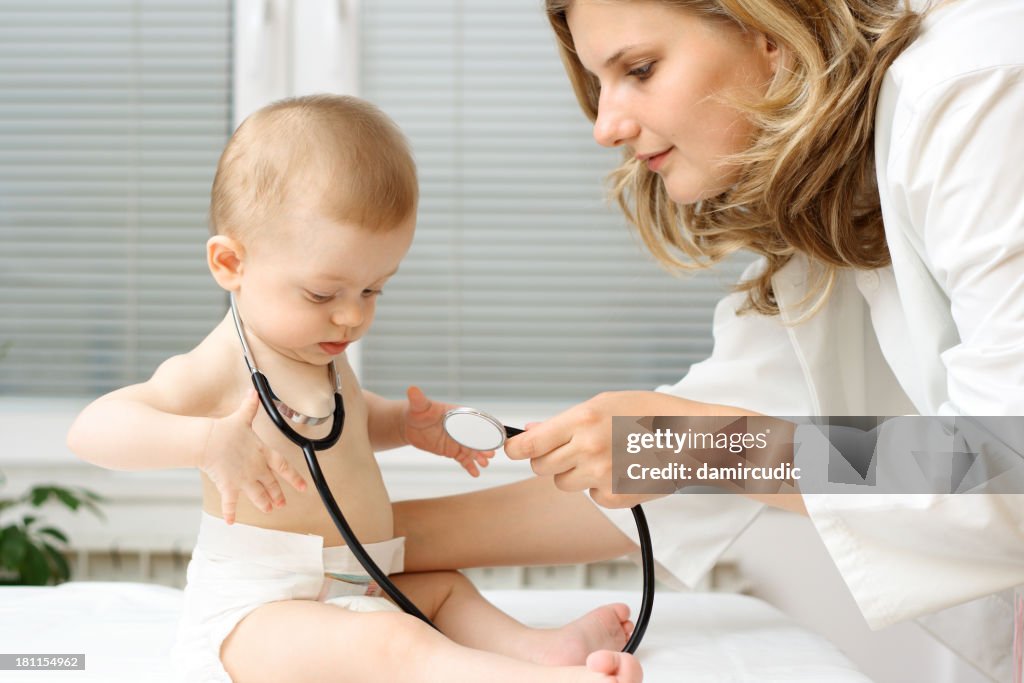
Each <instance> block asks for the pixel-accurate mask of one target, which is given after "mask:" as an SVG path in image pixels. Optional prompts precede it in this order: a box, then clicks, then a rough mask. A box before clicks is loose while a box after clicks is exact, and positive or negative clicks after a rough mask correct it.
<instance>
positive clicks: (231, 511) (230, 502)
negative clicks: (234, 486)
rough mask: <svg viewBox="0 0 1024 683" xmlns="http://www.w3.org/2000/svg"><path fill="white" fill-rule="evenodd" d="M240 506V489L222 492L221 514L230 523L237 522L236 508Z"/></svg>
mask: <svg viewBox="0 0 1024 683" xmlns="http://www.w3.org/2000/svg"><path fill="white" fill-rule="evenodd" d="M237 507H238V491H236V490H233V491H224V490H221V492H220V514H221V516H222V517H223V518H224V521H225V522H227V523H228V524H234V523H235V509H236V508H237Z"/></svg>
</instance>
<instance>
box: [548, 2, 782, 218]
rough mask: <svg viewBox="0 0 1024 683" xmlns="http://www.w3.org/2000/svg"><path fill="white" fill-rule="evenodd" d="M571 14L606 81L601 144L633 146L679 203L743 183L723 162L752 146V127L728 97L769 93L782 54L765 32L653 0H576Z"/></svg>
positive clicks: (598, 127)
mask: <svg viewBox="0 0 1024 683" xmlns="http://www.w3.org/2000/svg"><path fill="white" fill-rule="evenodd" d="M567 19H568V23H569V30H570V31H571V32H572V38H573V42H574V43H575V45H576V51H577V54H578V55H579V59H580V62H581V63H582V64H583V67H584V68H585V69H587V71H589V72H590V73H592V74H594V75H595V76H596V77H597V79H598V81H599V82H600V84H601V96H600V100H599V104H598V116H597V121H596V122H595V123H594V138H595V139H596V140H597V141H598V142H599V143H600V144H602V145H605V146H607V147H615V146H619V145H625V146H626V147H628V148H629V150H630V151H631V152H632V153H633V154H635V155H636V156H637V158H639V159H640V160H641V161H642V162H644V163H645V164H646V165H647V167H648V168H649V169H651V170H652V171H654V172H656V173H658V174H659V175H660V176H661V178H662V181H663V182H664V183H665V189H666V190H667V192H668V195H669V196H670V197H671V198H672V199H673V200H674V201H676V202H680V203H682V204H692V203H694V202H697V201H699V200H701V199H705V198H708V197H713V196H715V195H717V194H719V193H721V192H723V191H724V190H726V189H727V188H728V187H729V186H730V185H732V184H733V183H734V182H735V181H736V179H737V176H738V173H739V170H738V168H736V167H735V165H728V164H726V163H725V162H724V158H725V157H726V156H728V155H730V154H734V153H737V152H741V151H743V150H744V149H746V147H747V146H748V145H749V144H750V138H751V132H752V126H751V124H750V123H749V121H748V120H747V118H746V117H745V116H744V115H743V114H741V113H740V112H739V111H738V110H737V109H736V108H735V107H733V106H730V105H729V104H727V103H726V101H724V100H725V99H726V98H743V99H745V100H749V99H756V98H757V97H758V96H760V95H763V94H764V92H765V91H766V89H767V86H768V82H769V80H770V79H771V77H772V75H773V74H774V71H775V68H776V63H777V60H778V50H777V49H776V47H775V46H774V45H773V44H772V43H771V42H769V41H768V40H767V39H766V38H765V36H764V35H762V34H759V33H754V32H752V31H748V32H744V31H742V30H741V29H740V28H738V27H736V26H734V25H732V24H729V23H726V22H724V21H712V20H709V19H706V18H701V17H699V16H698V15H696V14H693V13H691V12H688V11H685V10H681V9H679V8H676V7H670V6H668V5H666V4H663V3H660V2H655V1H641V2H636V1H633V2H622V1H608V0H604V1H602V0H576V2H574V3H573V4H572V7H571V8H570V9H569V11H568V14H567Z"/></svg>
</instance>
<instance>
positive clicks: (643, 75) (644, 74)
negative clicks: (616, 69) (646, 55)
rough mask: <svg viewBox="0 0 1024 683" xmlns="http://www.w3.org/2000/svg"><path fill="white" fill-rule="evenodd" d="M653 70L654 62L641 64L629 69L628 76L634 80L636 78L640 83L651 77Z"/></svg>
mask: <svg viewBox="0 0 1024 683" xmlns="http://www.w3.org/2000/svg"><path fill="white" fill-rule="evenodd" d="M653 69H654V62H647V63H646V64H642V65H640V66H638V67H635V68H633V69H630V70H629V72H628V75H629V76H633V77H634V78H637V79H639V80H641V81H646V80H647V79H648V78H650V77H651V73H652V72H653Z"/></svg>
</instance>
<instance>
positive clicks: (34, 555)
mask: <svg viewBox="0 0 1024 683" xmlns="http://www.w3.org/2000/svg"><path fill="white" fill-rule="evenodd" d="M18 569H20V570H21V578H22V580H23V581H24V582H25V584H26V585H29V586H45V585H46V584H47V582H48V581H49V580H50V563H49V562H47V561H46V555H44V554H43V551H42V550H40V549H39V548H37V547H36V546H35V545H33V544H32V543H27V544H26V546H25V558H24V559H23V560H22V561H21V565H20V566H19V567H18Z"/></svg>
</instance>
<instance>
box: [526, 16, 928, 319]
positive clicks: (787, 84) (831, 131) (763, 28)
mask: <svg viewBox="0 0 1024 683" xmlns="http://www.w3.org/2000/svg"><path fill="white" fill-rule="evenodd" d="M620 1H625V0H620ZM658 1H660V2H662V3H663V4H666V5H670V6H672V7H677V8H679V9H681V10H685V11H689V12H693V13H694V14H696V15H698V16H701V17H704V18H706V19H708V20H709V21H720V22H726V23H728V24H732V25H733V26H736V27H739V28H741V29H744V30H754V31H758V32H760V33H763V34H764V35H766V36H767V37H768V39H769V40H771V41H772V42H773V43H775V44H776V45H778V46H779V47H780V48H781V51H782V57H783V59H782V62H781V64H780V66H781V68H780V69H779V70H778V72H777V73H776V76H775V78H774V80H773V82H772V83H771V84H770V85H769V87H768V91H767V94H766V95H765V97H764V99H763V101H761V102H756V103H737V106H738V107H739V108H740V109H741V110H745V111H746V112H747V114H748V115H749V117H750V120H751V122H752V123H753V125H754V128H755V136H754V142H753V144H752V146H751V147H750V148H749V149H748V150H746V151H745V152H743V153H741V154H739V155H736V156H735V157H733V158H731V159H730V161H732V162H734V163H736V164H738V165H739V166H740V168H741V169H742V170H741V175H740V178H739V180H738V182H737V183H736V184H735V185H734V186H733V187H731V188H729V189H728V190H726V191H725V192H723V193H722V194H720V195H718V196H717V197H712V198H710V199H707V200H704V201H701V202H699V203H697V204H693V205H680V204H677V203H675V202H673V201H672V200H671V199H670V198H669V196H668V194H667V192H666V190H665V185H664V183H663V182H661V178H660V177H659V176H658V175H657V174H655V173H653V172H651V171H650V170H648V169H647V167H646V166H645V165H644V164H642V163H640V162H639V161H637V160H636V159H635V158H633V157H627V158H626V159H625V161H624V162H623V164H622V165H621V166H620V167H619V168H618V169H617V170H616V171H614V172H613V173H612V175H611V178H610V179H611V182H612V192H613V196H614V198H615V199H616V200H617V201H618V203H619V204H620V206H621V207H622V209H623V211H624V212H625V214H626V216H627V218H628V220H629V221H630V222H631V223H632V224H633V225H634V226H635V227H636V228H637V230H638V232H639V233H640V236H641V238H642V239H643V240H644V243H645V244H646V245H647V247H648V249H649V250H650V251H651V253H652V254H653V255H654V256H655V257H656V258H657V259H658V261H659V262H661V263H662V264H663V265H665V266H666V267H668V268H670V269H679V270H692V269H695V268H701V267H706V266H709V265H711V264H713V263H715V262H717V261H719V260H721V259H723V258H725V257H726V256H728V255H729V254H731V253H733V252H735V251H738V250H740V249H748V250H751V251H753V252H755V253H757V254H760V255H762V256H764V257H765V258H766V260H767V268H765V269H764V271H763V272H762V273H761V275H760V276H758V277H756V278H754V279H753V280H750V281H748V282H746V283H743V284H741V285H739V287H738V289H739V290H740V291H745V292H747V304H746V306H745V307H744V308H746V309H753V310H756V311H758V312H759V313H764V314H775V313H778V310H779V307H778V302H777V301H776V300H775V296H774V292H773V291H772V286H771V278H772V276H773V275H774V274H775V273H776V272H778V271H779V269H780V268H782V267H783V266H784V265H785V264H786V263H787V262H788V261H789V259H790V258H792V257H793V255H794V254H796V253H798V252H799V253H804V254H806V255H807V256H808V257H809V258H810V259H811V260H812V261H814V262H816V263H817V264H819V265H821V266H822V268H820V269H818V270H819V272H820V273H821V276H820V277H818V278H817V280H816V282H815V283H814V284H813V286H812V287H811V288H809V291H808V298H810V297H812V296H814V295H815V294H817V295H818V299H817V302H816V303H815V305H814V306H813V307H812V309H811V310H812V311H813V310H817V308H818V307H820V305H821V304H822V303H824V301H825V298H826V297H827V296H828V293H829V292H830V291H831V288H832V286H833V284H834V282H835V277H836V274H837V271H838V269H839V268H864V269H869V268H879V267H881V266H885V265H887V264H888V263H889V262H890V257H889V248H888V245H887V244H886V241H885V231H884V228H883V225H882V212H881V208H880V204H879V197H878V189H877V186H876V182H875V167H874V162H875V159H874V116H875V104H876V101H877V99H878V92H879V90H880V88H881V84H882V78H883V76H884V75H885V72H886V70H887V69H888V68H889V66H890V65H891V64H892V62H893V60H894V59H895V58H896V57H897V56H898V55H899V54H900V52H902V51H903V50H904V49H905V48H906V46H907V45H909V44H910V42H911V41H913V39H914V38H915V37H916V36H917V34H918V31H919V29H920V25H921V19H922V15H920V14H918V13H915V12H913V11H911V10H910V9H909V7H908V6H907V5H906V4H905V0H658ZM546 4H547V15H548V20H549V22H550V23H551V26H552V28H553V29H554V32H555V35H556V37H557V38H558V43H559V49H560V52H561V56H562V61H563V63H564V64H565V67H566V71H567V72H568V74H569V79H570V81H571V82H572V85H573V89H574V90H575V92H576V98H577V100H578V101H579V103H580V106H581V108H582V109H583V111H584V113H585V114H586V115H587V116H588V117H589V118H590V120H591V121H594V120H595V119H596V117H597V107H598V98H599V96H600V85H599V83H598V82H597V79H596V78H594V76H592V75H591V74H590V73H588V72H587V71H586V69H584V67H583V65H582V64H581V63H580V60H579V57H578V56H577V55H576V50H575V47H574V45H573V40H572V34H571V32H570V31H569V25H568V21H567V19H566V12H567V11H568V10H569V8H570V7H571V6H572V0H547V3H546Z"/></svg>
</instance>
